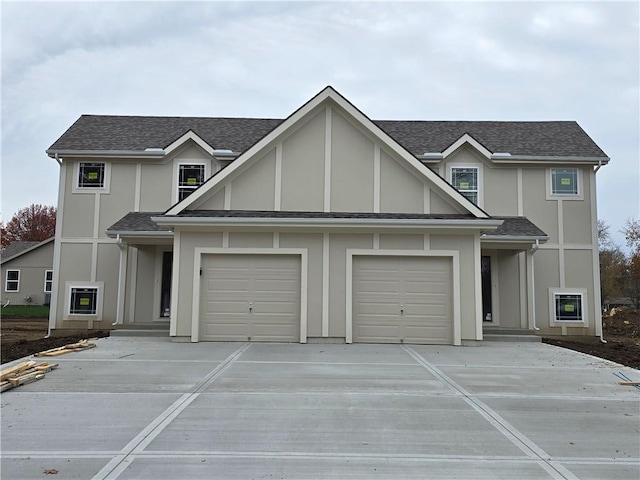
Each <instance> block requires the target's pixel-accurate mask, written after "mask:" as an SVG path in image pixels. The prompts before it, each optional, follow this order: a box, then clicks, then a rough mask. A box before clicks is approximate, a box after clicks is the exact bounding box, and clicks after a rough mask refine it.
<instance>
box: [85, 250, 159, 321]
mask: <svg viewBox="0 0 640 480" xmlns="http://www.w3.org/2000/svg"><path fill="white" fill-rule="evenodd" d="M119 260H120V250H119V249H118V246H117V245H115V244H99V245H98V258H97V268H96V279H100V281H101V282H104V291H103V293H102V295H103V309H102V322H103V323H104V324H105V326H107V324H111V323H113V322H114V321H115V320H116V310H117V301H118V271H119ZM151 278H153V277H151ZM150 283H151V282H150Z"/></svg>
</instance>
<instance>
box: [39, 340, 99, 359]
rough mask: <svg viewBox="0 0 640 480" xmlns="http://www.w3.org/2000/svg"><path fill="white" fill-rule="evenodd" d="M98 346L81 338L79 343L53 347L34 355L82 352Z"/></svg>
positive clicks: (43, 355) (53, 355)
mask: <svg viewBox="0 0 640 480" xmlns="http://www.w3.org/2000/svg"><path fill="white" fill-rule="evenodd" d="M95 346H96V344H95V343H89V342H87V341H86V340H81V341H79V342H77V343H70V344H68V345H64V346H62V347H58V348H52V349H50V350H45V351H44V352H39V353H36V354H35V355H34V356H36V357H57V356H58V355H64V354H66V353H69V352H80V351H82V350H87V349H89V348H94V347H95Z"/></svg>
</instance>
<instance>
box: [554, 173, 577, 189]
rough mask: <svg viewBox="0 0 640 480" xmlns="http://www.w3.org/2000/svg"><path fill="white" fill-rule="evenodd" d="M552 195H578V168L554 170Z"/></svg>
mask: <svg viewBox="0 0 640 480" xmlns="http://www.w3.org/2000/svg"><path fill="white" fill-rule="evenodd" d="M551 194H552V195H578V170H577V169H576V168H552V169H551Z"/></svg>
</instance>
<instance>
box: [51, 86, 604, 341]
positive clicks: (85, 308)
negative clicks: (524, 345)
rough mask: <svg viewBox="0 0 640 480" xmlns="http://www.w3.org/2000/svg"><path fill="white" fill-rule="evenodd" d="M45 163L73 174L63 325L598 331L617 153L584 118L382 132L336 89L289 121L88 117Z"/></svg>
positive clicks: (433, 335)
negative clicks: (600, 194)
mask: <svg viewBox="0 0 640 480" xmlns="http://www.w3.org/2000/svg"><path fill="white" fill-rule="evenodd" d="M47 153H48V154H49V156H51V157H54V158H56V159H57V161H58V162H59V163H60V172H61V174H60V194H59V204H58V218H57V222H58V223H57V228H56V232H57V233H56V252H55V261H54V265H55V267H54V274H55V277H54V296H53V300H52V309H51V318H50V327H51V329H52V330H62V329H76V328H77V329H86V328H87V327H88V328H101V329H102V328H110V327H112V325H114V326H117V325H118V324H135V323H149V322H166V323H168V328H169V335H170V336H171V337H172V338H173V339H175V340H176V341H193V342H196V341H227V340H228V341H240V340H241V341H246V340H250V341H288V342H312V341H324V342H329V341H337V342H347V343H351V342H405V343H425V344H456V345H457V344H466V343H473V342H476V341H479V340H482V339H483V333H484V332H486V331H488V330H490V329H500V328H504V329H516V330H530V331H534V330H535V331H538V332H539V333H541V334H546V335H553V334H557V335H566V334H568V335H588V336H599V335H601V333H602V319H601V312H600V298H599V296H600V288H599V272H598V250H597V242H596V197H595V195H596V188H595V175H596V172H597V170H598V168H599V167H600V166H602V165H605V164H607V163H608V161H609V158H608V157H607V156H606V155H605V154H604V153H603V152H602V150H600V148H598V146H597V145H596V144H595V143H594V142H593V141H592V140H591V138H589V136H588V135H587V134H586V133H585V132H584V131H583V130H582V129H581V128H580V127H579V126H578V124H577V123H575V122H476V121H473V122H463V121H461V122H438V121H372V120H370V119H369V118H368V117H367V116H366V115H365V114H363V113H362V112H360V111H359V110H358V109H357V108H356V107H355V106H354V105H352V104H351V103H350V102H349V101H348V100H346V99H345V98H344V97H343V96H341V95H340V94H339V93H337V92H336V91H335V90H334V89H333V88H331V87H327V88H325V89H324V90H322V91H321V92H320V93H319V94H318V95H316V96H315V97H313V98H312V99H311V100H309V101H308V102H307V103H306V104H304V105H302V106H301V107H300V108H299V109H298V110H296V111H295V112H294V113H293V114H291V116H289V117H288V118H287V119H285V120H268V119H246V118H185V117H123V116H85V115H83V116H81V117H80V118H79V119H78V120H77V121H76V122H75V123H74V124H73V125H72V126H71V127H70V128H69V129H68V130H67V131H66V132H65V133H64V134H63V135H62V136H61V137H60V138H59V139H58V140H57V141H56V142H55V143H54V144H53V145H52V146H51V148H50V149H49V150H47ZM536 329H539V330H536Z"/></svg>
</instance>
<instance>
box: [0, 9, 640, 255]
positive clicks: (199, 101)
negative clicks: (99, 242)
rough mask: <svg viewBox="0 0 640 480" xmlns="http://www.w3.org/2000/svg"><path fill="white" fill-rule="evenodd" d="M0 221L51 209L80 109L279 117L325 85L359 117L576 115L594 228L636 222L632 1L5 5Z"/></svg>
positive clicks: (639, 147)
mask: <svg viewBox="0 0 640 480" xmlns="http://www.w3.org/2000/svg"><path fill="white" fill-rule="evenodd" d="M1 9H2V10H1V14H2V25H1V26H2V204H1V211H2V220H4V221H5V222H6V221H8V220H9V219H10V218H11V216H12V215H13V214H14V213H15V212H16V211H17V210H18V209H19V208H22V207H25V206H27V205H30V204H31V203H44V204H50V205H55V204H56V203H57V187H58V165H57V164H56V162H55V161H54V160H53V159H50V158H48V157H47V156H46V154H45V150H46V149H47V148H48V147H49V146H50V145H51V144H52V143H53V142H54V141H55V140H56V139H57V138H58V137H59V136H60V135H61V134H62V133H63V132H64V131H65V130H66V129H67V128H68V127H69V126H70V125H71V124H72V123H73V122H74V121H75V120H76V119H77V118H78V117H79V116H80V115H81V114H83V113H91V114H119V115H177V116H212V117H215V116H234V117H238V116H241V117H263V118H265V117H266V118H284V117H286V116H288V115H289V114H290V113H292V112H293V111H294V110H296V109H297V108H298V107H299V106H300V105H301V104H302V103H304V102H305V101H307V100H308V99H309V98H311V97H312V96H313V95H315V94H316V93H317V92H318V91H320V90H321V89H322V88H323V87H324V86H326V85H332V86H334V87H335V88H336V89H337V90H338V91H339V92H341V93H342V94H343V95H345V96H346V97H347V98H348V99H349V100H350V101H352V102H353V103H354V104H355V105H356V106H357V107H358V108H359V109H360V110H362V111H363V112H364V113H365V114H367V115H368V116H369V117H370V118H372V119H376V120H382V119H400V120H409V119H419V120H576V121H577V122H578V123H579V124H580V125H581V126H582V128H584V129H585V130H586V131H587V133H588V134H589V135H590V136H591V137H592V138H593V139H594V140H595V141H596V143H597V144H598V145H599V146H600V147H601V148H602V149H603V150H604V151H605V152H606V153H607V155H609V157H610V158H611V163H610V164H609V165H608V166H606V167H603V168H602V169H601V170H600V171H599V172H598V175H597V182H598V208H599V212H598V213H599V217H600V218H602V219H605V220H606V221H607V222H608V223H609V224H610V225H611V233H612V234H614V238H615V240H616V241H617V242H618V243H623V238H622V236H621V235H620V234H619V233H618V232H617V231H618V230H619V229H620V228H621V227H622V226H623V224H624V221H625V219H626V218H628V217H635V218H638V217H640V192H639V190H640V189H639V185H640V174H639V170H640V138H639V130H640V126H639V117H640V111H639V110H640V106H639V105H640V100H639V85H640V74H639V59H640V47H639V45H640V34H639V21H640V13H639V6H638V3H637V2H635V1H629V2H616V3H613V2H606V3H605V2H567V3H560V2H553V3H552V2H531V3H528V2H517V3H516V2H497V3H493V2H470V3H462V2H446V3H445V2H403V3H397V2H394V3H391V2H374V3H364V2H357V3H355V2H321V3H312V2H255V3H249V2H233V3H232V2H193V3H187V2H77V3H74V2H64V3H63V2H27V1H19V2H12V1H6V0H4V1H2V4H1Z"/></svg>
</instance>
